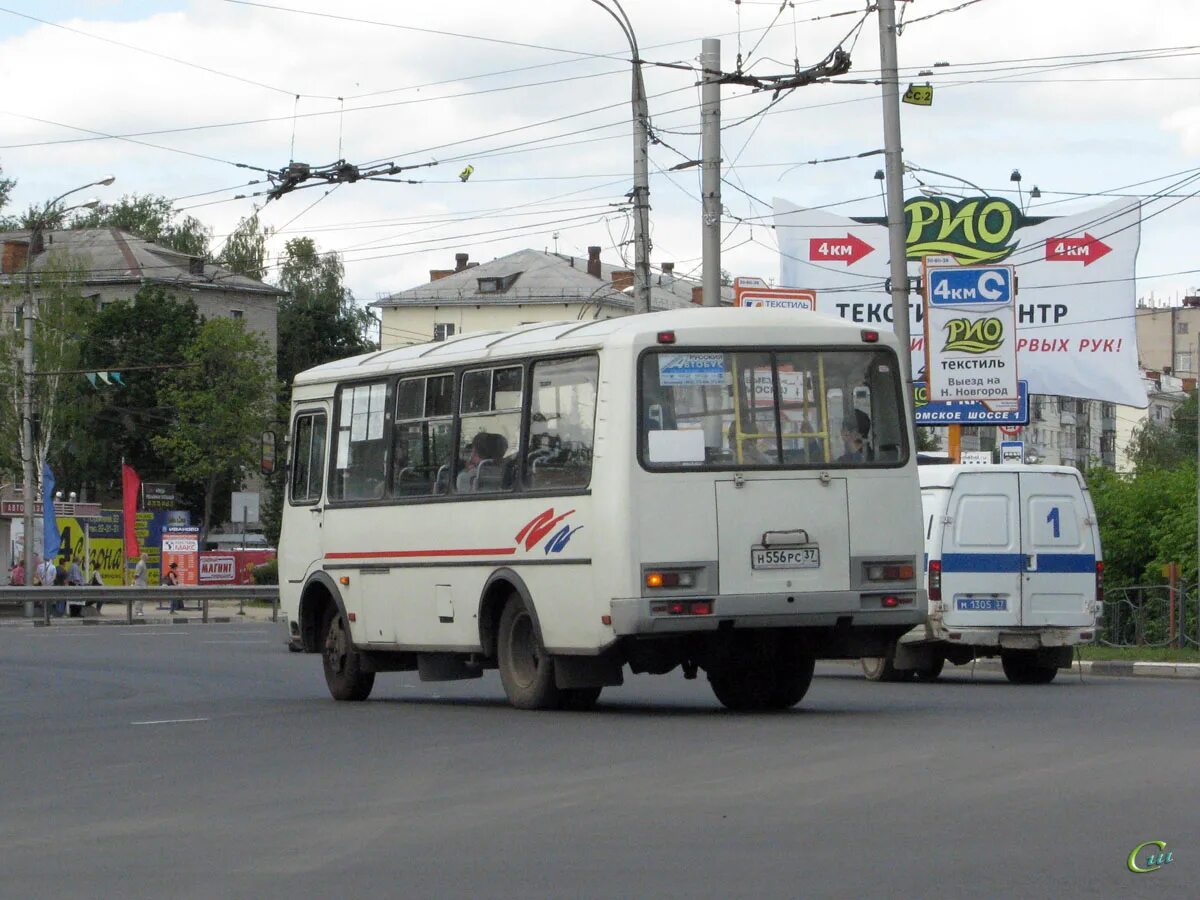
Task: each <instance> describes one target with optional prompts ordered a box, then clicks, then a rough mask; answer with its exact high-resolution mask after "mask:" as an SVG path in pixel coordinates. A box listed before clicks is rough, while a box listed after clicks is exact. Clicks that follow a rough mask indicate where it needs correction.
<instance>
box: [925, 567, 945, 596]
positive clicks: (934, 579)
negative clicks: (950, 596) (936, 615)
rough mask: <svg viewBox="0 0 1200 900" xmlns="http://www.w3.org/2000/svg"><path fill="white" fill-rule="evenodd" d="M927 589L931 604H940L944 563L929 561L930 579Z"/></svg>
mask: <svg viewBox="0 0 1200 900" xmlns="http://www.w3.org/2000/svg"><path fill="white" fill-rule="evenodd" d="M926 587H927V588H928V589H929V602H930V603H940V602H941V600H942V561H941V560H940V559H931V560H930V561H929V579H928V583H927V584H926Z"/></svg>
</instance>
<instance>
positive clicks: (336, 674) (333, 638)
mask: <svg viewBox="0 0 1200 900" xmlns="http://www.w3.org/2000/svg"><path fill="white" fill-rule="evenodd" d="M324 635H325V639H324V640H323V641H321V662H322V664H323V665H324V668H325V683H326V684H327V685H328V686H329V693H330V694H331V695H333V699H334V700H350V701H358V700H366V699H367V697H369V696H371V688H373V687H374V686H375V673H374V672H368V671H366V669H365V667H364V666H363V658H362V654H360V653H359V652H358V651H357V650H355V649H354V643H353V642H352V641H351V639H350V627H349V626H348V625H347V624H346V620H345V619H343V618H342V616H341V614H340V613H339V612H338V611H337V610H336V609H334V610H331V612H330V614H329V615H328V617H326V619H325V628H324Z"/></svg>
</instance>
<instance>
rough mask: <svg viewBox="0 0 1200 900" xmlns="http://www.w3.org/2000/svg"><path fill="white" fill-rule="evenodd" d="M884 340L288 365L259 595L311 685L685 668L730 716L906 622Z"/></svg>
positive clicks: (901, 486)
mask: <svg viewBox="0 0 1200 900" xmlns="http://www.w3.org/2000/svg"><path fill="white" fill-rule="evenodd" d="M909 421H910V420H909V418H908V411H907V409H906V401H905V399H904V397H903V392H902V390H901V376H900V370H899V366H898V364H897V357H896V346H895V341H894V339H893V337H892V335H891V334H890V333H889V332H877V331H870V330H864V329H862V328H860V327H858V326H853V325H850V324H847V323H845V322H843V321H841V320H838V319H832V318H827V317H824V316H818V315H813V314H798V313H796V312H793V311H772V310H754V311H748V310H741V309H688V310H679V311H671V312H662V313H655V314H651V315H641V316H632V317H628V318H619V319H608V320H603V321H585V322H579V321H575V322H553V323H540V324H535V325H528V326H524V327H521V328H518V329H516V330H513V331H504V332H488V333H481V334H469V335H463V336H458V337H455V338H452V339H449V340H445V341H440V342H435V343H428V344H421V345H416V346H409V347H403V348H397V349H392V350H385V351H381V352H378V353H373V354H368V355H364V356H358V357H355V358H352V359H346V360H341V361H339V362H333V363H329V364H327V365H323V366H319V367H317V368H315V369H311V370H309V371H307V372H303V373H301V374H300V375H298V376H297V377H296V380H295V384H294V391H293V402H292V411H291V424H290V450H289V465H290V468H289V486H288V494H287V501H286V508H285V510H284V515H283V534H282V538H281V541H280V554H279V559H280V588H281V594H282V606H283V611H284V613H285V614H286V617H287V626H288V629H289V635H290V638H291V640H292V642H293V646H294V647H296V648H297V649H303V650H306V651H308V652H311V653H316V652H320V653H321V654H322V658H323V662H324V668H325V676H326V680H327V683H328V685H329V690H330V692H331V693H332V695H333V696H334V697H335V698H337V699H339V700H363V699H365V698H366V697H367V696H368V695H369V693H370V691H371V688H372V686H373V684H374V680H375V675H376V673H377V672H388V671H403V670H415V671H417V672H418V673H419V674H420V678H421V679H422V680H439V679H440V680H447V679H460V678H476V677H479V676H480V674H481V673H482V672H483V671H484V670H485V669H490V668H498V669H499V672H500V678H501V681H502V683H503V686H504V690H505V692H506V694H507V696H508V699H509V700H510V702H511V703H512V704H513V705H515V706H517V707H520V708H526V709H534V708H552V707H558V708H573V709H579V708H587V707H590V706H591V705H592V704H594V703H595V701H596V698H597V697H598V696H599V694H600V691H601V689H602V688H603V687H605V686H608V685H617V684H621V683H622V675H623V670H624V669H625V667H626V666H628V667H629V669H630V670H631V671H632V672H635V673H655V674H663V673H667V672H670V671H672V670H673V669H675V668H677V667H682V669H683V672H684V674H685V676H686V677H688V678H694V677H695V675H696V673H697V671H698V670H700V669H703V670H704V672H705V673H706V674H707V677H708V680H709V682H710V684H711V685H712V688H713V691H714V693H715V694H716V696H717V698H718V699H719V700H720V701H721V703H723V704H724V705H725V706H727V707H730V708H732V709H772V708H774V709H782V708H786V707H790V706H793V705H795V704H796V703H798V702H799V701H800V699H801V698H802V697H803V696H804V694H805V692H806V691H807V689H808V686H809V683H810V681H811V679H812V673H813V661H814V660H815V659H816V658H859V657H862V656H878V655H881V653H882V652H883V650H884V649H886V648H887V647H888V646H890V645H891V643H892V642H893V641H895V640H896V639H897V638H898V637H899V636H900V635H901V634H903V633H904V632H906V631H908V630H909V629H910V628H912V627H913V626H914V625H917V624H919V623H921V622H923V621H924V615H925V599H924V594H923V592H922V590H921V588H920V583H919V580H918V579H919V574H920V573H919V569H918V563H919V561H920V559H921V553H922V545H921V538H922V534H921V523H920V509H921V502H920V491H919V487H918V484H917V470H916V460H915V454H913V453H912V452H911V441H910V433H911V427H910V424H909Z"/></svg>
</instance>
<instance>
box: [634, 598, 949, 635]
mask: <svg viewBox="0 0 1200 900" xmlns="http://www.w3.org/2000/svg"><path fill="white" fill-rule="evenodd" d="M886 598H895V600H896V601H898V605H896V606H891V607H889V606H885V605H884V603H885V599H886ZM696 600H698V601H701V602H702V603H703V602H707V603H709V604H711V612H710V613H707V614H703V615H694V614H691V613H690V612H689V610H690V609H691V608H692V607H691V606H690V605H689V604H691V603H693V602H694V601H696ZM678 605H682V608H683V610H684V611H683V612H673V611H672V607H677V606H678ZM611 610H612V613H611V614H612V627H613V631H614V632H616V634H617V635H618V636H632V635H666V634H686V633H689V632H703V631H716V630H718V629H721V628H831V627H835V626H838V627H850V628H857V627H878V626H886V627H889V628H891V627H897V626H899V627H903V628H912V627H913V626H916V625H921V624H923V623H924V621H925V594H924V592H923V591H907V592H891V593H889V594H886V595H885V594H878V593H862V592H859V591H832V592H826V593H819V594H737V595H721V596H717V597H704V598H687V597H672V598H671V599H670V600H669V601H663V600H658V599H657V598H655V599H651V598H647V597H629V598H616V599H614V600H612V601H611ZM847 620H848V621H847Z"/></svg>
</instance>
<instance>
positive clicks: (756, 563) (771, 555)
mask: <svg viewBox="0 0 1200 900" xmlns="http://www.w3.org/2000/svg"><path fill="white" fill-rule="evenodd" d="M820 567H821V550H820V548H819V547H817V546H815V545H813V546H805V547H754V548H752V549H751V550H750V568H752V569H819V568H820Z"/></svg>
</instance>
